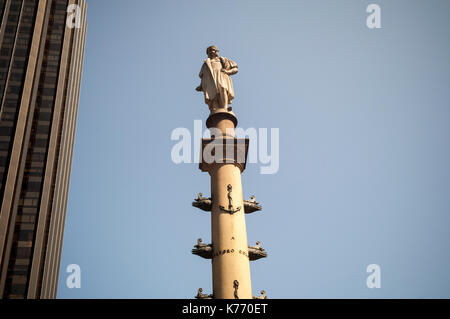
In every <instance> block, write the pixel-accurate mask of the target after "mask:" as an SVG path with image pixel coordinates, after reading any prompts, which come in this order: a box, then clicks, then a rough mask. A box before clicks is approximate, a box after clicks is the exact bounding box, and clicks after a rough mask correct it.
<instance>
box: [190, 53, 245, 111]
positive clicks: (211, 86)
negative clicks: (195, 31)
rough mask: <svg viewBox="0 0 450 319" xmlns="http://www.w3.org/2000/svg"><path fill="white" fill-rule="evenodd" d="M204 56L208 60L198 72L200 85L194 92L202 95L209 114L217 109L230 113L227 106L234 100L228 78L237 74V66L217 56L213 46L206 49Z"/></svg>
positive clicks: (230, 82)
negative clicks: (206, 56)
mask: <svg viewBox="0 0 450 319" xmlns="http://www.w3.org/2000/svg"><path fill="white" fill-rule="evenodd" d="M206 54H207V55H208V58H207V59H206V60H205V62H204V63H203V65H202V68H201V70H200V74H199V77H200V78H201V83H200V85H199V86H198V87H197V88H196V90H197V91H199V92H203V93H204V95H205V103H206V104H207V105H208V107H209V110H210V111H211V112H212V111H216V110H218V109H225V110H228V111H231V107H228V105H229V104H231V101H232V100H233V99H234V89H233V82H232V81H231V77H230V76H231V75H234V74H236V73H237V72H238V66H237V64H236V63H235V62H233V61H231V60H230V59H227V58H225V57H221V56H219V50H218V49H217V47H215V46H210V47H208V48H207V49H206Z"/></svg>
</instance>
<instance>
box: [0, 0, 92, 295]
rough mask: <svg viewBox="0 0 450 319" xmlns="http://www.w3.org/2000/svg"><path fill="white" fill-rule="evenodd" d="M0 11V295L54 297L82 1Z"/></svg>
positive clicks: (41, 1)
mask: <svg viewBox="0 0 450 319" xmlns="http://www.w3.org/2000/svg"><path fill="white" fill-rule="evenodd" d="M0 10H1V11H0V297H1V298H55V297H56V290H57V283H58V272H59V266H60V256H61V249H62V239H63V232H64V222H65V213H66V206H67V195H68V188H69V179H70V171H71V165H72V154H73V145H74V135H75V126H76V118H77V111H78V99H79V92H80V84H81V71H82V65H83V56H84V44H85V37H86V2H85V0H0ZM68 11H69V12H68ZM78 18H79V19H78ZM76 21H80V22H81V23H78V24H77V23H72V22H76Z"/></svg>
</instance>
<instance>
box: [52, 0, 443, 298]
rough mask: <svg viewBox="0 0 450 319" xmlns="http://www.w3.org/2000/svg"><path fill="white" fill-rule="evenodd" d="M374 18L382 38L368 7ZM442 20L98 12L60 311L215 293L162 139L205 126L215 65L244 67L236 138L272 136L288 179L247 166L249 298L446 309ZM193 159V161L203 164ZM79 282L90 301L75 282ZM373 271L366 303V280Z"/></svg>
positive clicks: (327, 10) (203, 227)
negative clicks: (437, 302) (254, 209)
mask: <svg viewBox="0 0 450 319" xmlns="http://www.w3.org/2000/svg"><path fill="white" fill-rule="evenodd" d="M371 3H377V4H379V5H380V7H381V21H382V28H381V29H369V28H367V26H366V18H367V16H368V13H366V7H367V6H368V5H369V4H371ZM449 9H450V2H448V1H445V0H443V1H433V3H432V4H431V3H430V2H427V1H406V0H399V1H381V0H380V1H375V0H374V1H361V0H347V1H331V0H329V1H325V0H321V1H312V0H309V1H261V0H258V1H254V0H248V1H211V0H208V1H206V0H201V1H200V0H192V1H175V0H169V1H156V0H155V1H148V0H133V1H126V2H125V1H123V0H122V1H119V0H111V1H107V2H106V1H99V0H90V1H88V36H87V45H86V53H85V64H84V74H83V84H82V91H81V99H80V105H79V115H78V116H79V117H78V124H77V132H76V141H75V151H74V158H73V166H72V175H71V185H70V194H69V203H68V208H67V217H66V227H65V234H64V245H63V253H62V259H61V269H60V280H59V288H58V297H59V298H192V297H193V296H194V295H195V294H196V291H197V289H198V288H199V287H203V289H204V291H206V292H211V291H212V287H211V264H210V262H209V261H207V260H204V259H201V258H199V257H197V256H193V255H191V253H190V250H191V248H192V246H193V245H194V244H195V242H196V239H197V238H199V237H202V238H204V239H205V241H208V242H209V238H210V235H211V234H210V218H209V215H208V214H205V213H203V212H201V211H198V210H196V209H195V208H193V207H192V206H191V202H192V200H193V198H194V197H195V195H196V194H197V193H198V192H203V193H204V194H206V195H208V194H209V191H210V190H209V187H210V186H209V175H208V174H205V173H201V172H200V170H199V169H198V164H180V165H176V164H174V163H173V162H172V160H171V156H170V154H171V149H172V147H173V146H174V145H175V143H176V142H174V141H172V140H171V139H170V136H171V132H172V131H173V130H174V129H175V128H178V127H185V128H188V129H190V130H193V126H194V120H202V121H203V123H204V121H205V120H206V118H207V116H208V109H207V106H206V105H205V104H204V102H203V98H202V95H201V94H199V93H197V92H195V91H194V88H195V87H196V86H197V85H198V84H199V79H198V72H199V70H200V67H201V64H202V61H203V59H204V58H205V49H206V47H207V46H209V45H211V44H215V45H217V46H218V47H219V49H220V54H221V55H223V56H226V57H228V58H230V59H232V60H234V61H236V62H237V63H238V65H239V73H238V74H237V75H235V76H234V77H233V82H234V87H235V91H236V98H235V100H234V101H233V109H234V111H235V113H236V115H237V116H238V118H239V126H241V127H242V128H244V129H247V128H250V127H254V128H268V129H270V128H279V130H280V169H279V172H278V173H277V174H274V175H261V174H260V170H259V169H260V164H249V165H248V166H247V169H246V171H245V172H244V173H243V175H242V179H243V187H244V196H245V197H247V198H248V197H250V195H252V194H254V195H256V198H257V199H258V201H259V202H260V203H261V204H262V205H263V211H262V212H260V213H255V214H252V215H249V216H247V220H246V222H247V233H248V240H249V243H254V242H255V241H256V240H259V241H261V242H262V244H263V246H264V247H265V248H266V250H267V251H268V254H269V257H268V258H266V259H262V260H259V261H256V262H252V264H251V274H252V286H253V293H254V294H255V295H256V294H257V293H258V292H259V291H260V290H261V289H264V290H266V292H267V295H268V296H269V297H270V298H431V297H435V298H442V297H445V298H449V297H450V272H449V271H448V270H449V269H450V256H449V252H450V249H449V243H450V233H449V231H448V227H449V225H450V196H449V194H450V169H449V166H450V164H449V163H450V143H449V137H450V102H449V101H450V90H449V87H448V85H449V82H450V81H449V80H450V60H449V56H450V20H448V12H449ZM195 156H196V155H195ZM69 264H78V265H80V267H81V272H82V279H81V288H80V289H69V288H67V287H66V284H65V281H66V278H67V276H68V274H67V273H66V271H65V270H66V267H67V266H68V265H69ZM370 264H378V265H380V267H381V288H380V289H368V288H367V286H366V278H367V276H368V275H369V274H368V273H367V272H366V267H367V266H368V265H370Z"/></svg>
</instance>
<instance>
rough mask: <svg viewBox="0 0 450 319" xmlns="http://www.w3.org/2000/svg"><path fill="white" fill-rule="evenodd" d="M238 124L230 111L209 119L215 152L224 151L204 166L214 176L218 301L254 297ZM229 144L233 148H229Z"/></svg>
mask: <svg viewBox="0 0 450 319" xmlns="http://www.w3.org/2000/svg"><path fill="white" fill-rule="evenodd" d="M236 124H237V119H236V117H235V116H234V114H233V113H232V112H226V111H222V112H216V113H212V114H211V115H210V116H209V118H208V120H207V126H208V128H209V129H210V130H211V135H212V136H213V135H216V136H214V139H213V140H214V141H215V142H216V143H217V145H216V146H217V147H216V148H215V152H218V151H219V148H220V149H221V150H223V152H222V154H220V155H221V156H220V155H219V156H214V161H215V162H213V163H211V164H209V165H208V164H206V163H203V165H202V170H203V167H204V168H206V170H207V171H208V173H209V174H210V176H211V197H212V206H211V237H212V247H213V252H212V269H213V271H212V276H213V296H214V298H216V299H235V298H240V299H251V298H252V287H251V280H250V262H249V258H248V242H247V230H246V226H245V214H244V202H243V194H242V182H241V173H242V171H243V170H244V168H245V155H244V158H243V160H244V162H243V163H242V162H241V163H240V162H239V158H238V157H239V156H238V154H237V153H238V151H239V149H238V148H237V143H236V142H237V141H236V139H235V135H234V128H235V126H236ZM219 134H221V135H222V136H217V135H219ZM227 142H228V145H229V146H231V147H228V148H227V147H226V144H227ZM230 142H231V143H230ZM204 150H205V149H204V148H203V151H204ZM240 151H245V149H244V150H242V149H240ZM230 153H231V154H230ZM204 155H206V154H204ZM214 155H217V153H215V154H214ZM230 155H231V156H230ZM205 157H206V156H205ZM221 157H222V158H221ZM204 160H205V158H204Z"/></svg>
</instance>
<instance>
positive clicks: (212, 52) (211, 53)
mask: <svg viewBox="0 0 450 319" xmlns="http://www.w3.org/2000/svg"><path fill="white" fill-rule="evenodd" d="M206 54H207V55H208V58H210V59H212V58H217V57H218V56H219V49H218V48H217V47H216V46H215V45H211V46H209V47H208V48H207V49H206Z"/></svg>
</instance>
